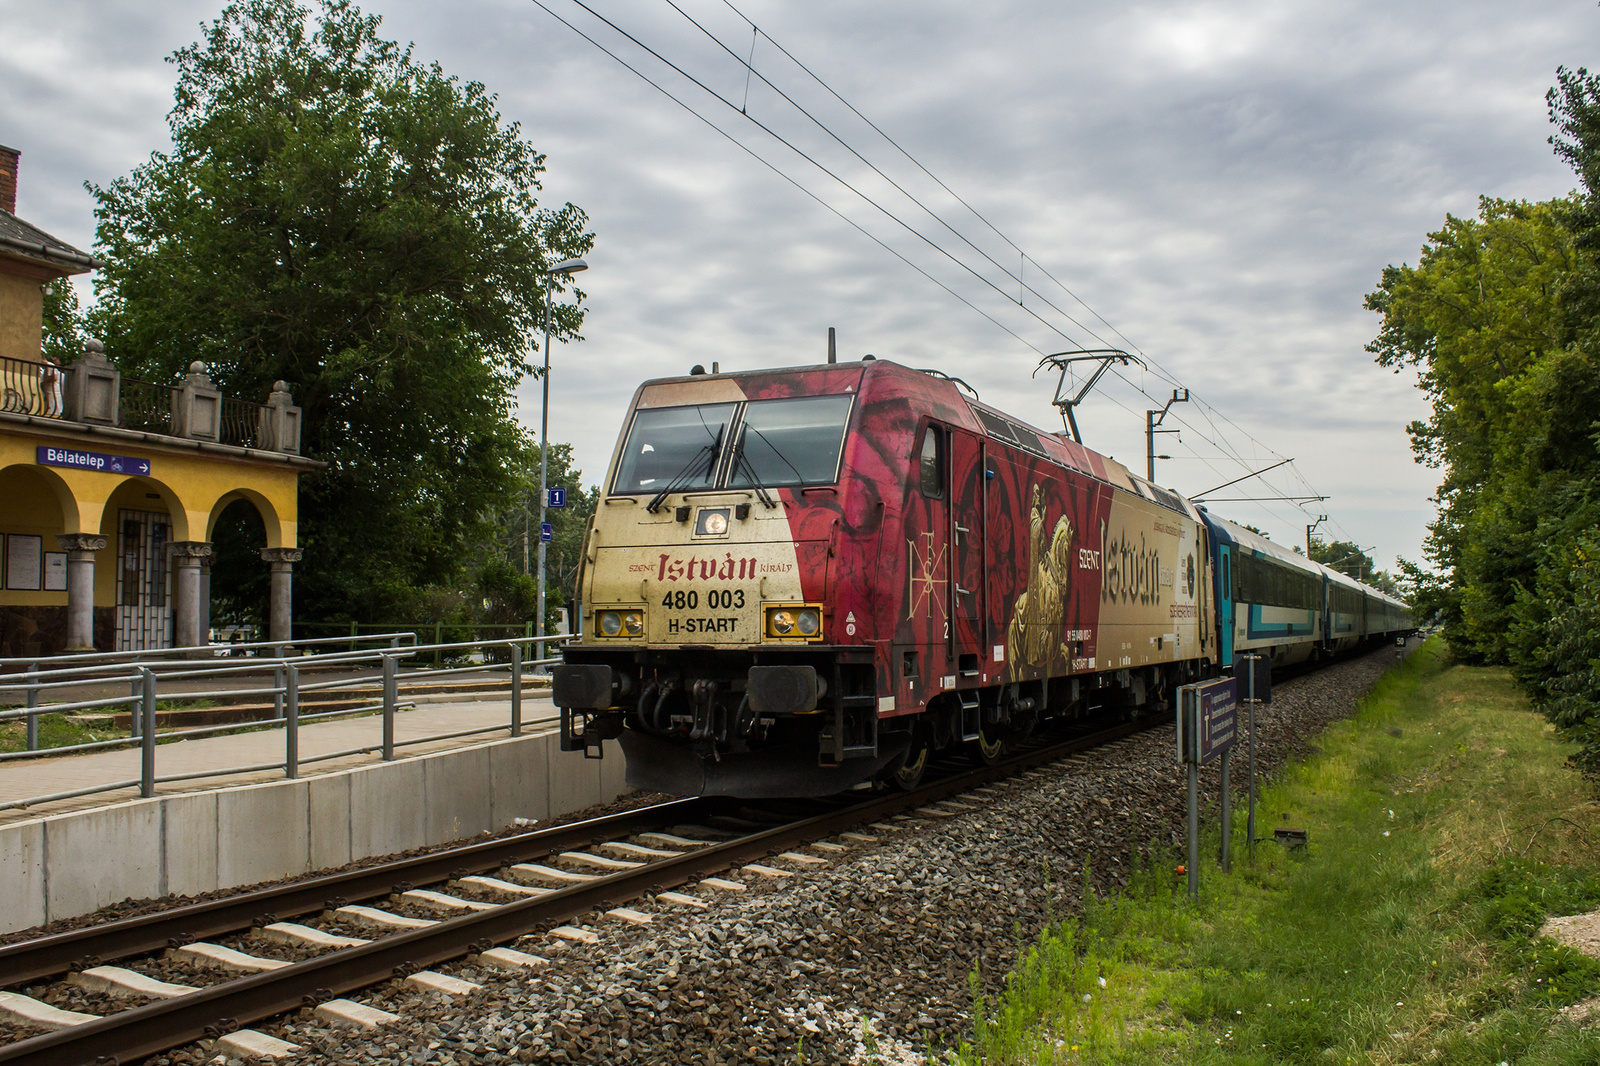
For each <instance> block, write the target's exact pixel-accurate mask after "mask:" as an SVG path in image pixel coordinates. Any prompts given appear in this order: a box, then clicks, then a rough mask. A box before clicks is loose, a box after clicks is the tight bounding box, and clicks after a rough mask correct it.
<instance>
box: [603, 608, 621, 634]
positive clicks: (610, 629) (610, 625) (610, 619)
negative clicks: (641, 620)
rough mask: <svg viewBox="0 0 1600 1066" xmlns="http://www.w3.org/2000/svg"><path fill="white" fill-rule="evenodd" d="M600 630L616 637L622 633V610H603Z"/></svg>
mask: <svg viewBox="0 0 1600 1066" xmlns="http://www.w3.org/2000/svg"><path fill="white" fill-rule="evenodd" d="M600 632H601V633H603V634H605V635H606V636H608V637H614V636H616V635H617V634H619V633H621V632H622V613H621V612H620V611H601V612H600Z"/></svg>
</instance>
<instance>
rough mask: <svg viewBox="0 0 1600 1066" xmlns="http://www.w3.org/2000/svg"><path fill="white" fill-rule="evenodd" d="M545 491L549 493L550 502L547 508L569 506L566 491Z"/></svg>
mask: <svg viewBox="0 0 1600 1066" xmlns="http://www.w3.org/2000/svg"><path fill="white" fill-rule="evenodd" d="M545 491H546V492H547V493H549V500H548V501H547V503H546V506H549V507H565V506H566V505H567V490H566V489H546V490H545Z"/></svg>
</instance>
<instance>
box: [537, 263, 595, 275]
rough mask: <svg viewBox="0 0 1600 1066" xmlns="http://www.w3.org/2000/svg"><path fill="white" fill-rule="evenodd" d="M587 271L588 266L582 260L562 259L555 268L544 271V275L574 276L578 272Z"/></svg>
mask: <svg viewBox="0 0 1600 1066" xmlns="http://www.w3.org/2000/svg"><path fill="white" fill-rule="evenodd" d="M588 269H589V264H588V263H585V262H584V261H583V260H582V259H563V260H562V261H561V262H559V263H557V264H556V265H555V266H553V267H551V268H550V269H549V270H547V271H545V273H546V274H576V273H577V272H578V271H580V270H588Z"/></svg>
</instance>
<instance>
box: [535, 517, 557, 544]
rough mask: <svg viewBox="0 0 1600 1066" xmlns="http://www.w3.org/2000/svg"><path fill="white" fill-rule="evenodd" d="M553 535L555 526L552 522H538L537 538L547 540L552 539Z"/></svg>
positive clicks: (554, 535) (554, 534)
mask: <svg viewBox="0 0 1600 1066" xmlns="http://www.w3.org/2000/svg"><path fill="white" fill-rule="evenodd" d="M555 537H556V527H555V526H554V525H553V524H552V523H550V522H540V523H539V539H540V540H545V541H549V540H554V539H555Z"/></svg>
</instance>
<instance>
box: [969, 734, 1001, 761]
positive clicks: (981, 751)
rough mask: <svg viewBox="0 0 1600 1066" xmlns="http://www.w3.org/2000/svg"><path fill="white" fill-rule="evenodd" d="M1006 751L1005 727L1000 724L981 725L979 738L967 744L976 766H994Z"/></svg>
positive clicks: (970, 756)
mask: <svg viewBox="0 0 1600 1066" xmlns="http://www.w3.org/2000/svg"><path fill="white" fill-rule="evenodd" d="M1005 753H1006V735H1005V727H1004V726H1000V725H984V726H980V727H979V729H978V739H977V740H974V741H972V742H970V743H969V744H968V745H967V756H968V757H969V758H970V759H971V760H972V762H973V765H975V766H993V765H994V764H995V763H997V762H999V761H1000V758H1001V756H1003V755H1004V754H1005Z"/></svg>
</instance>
